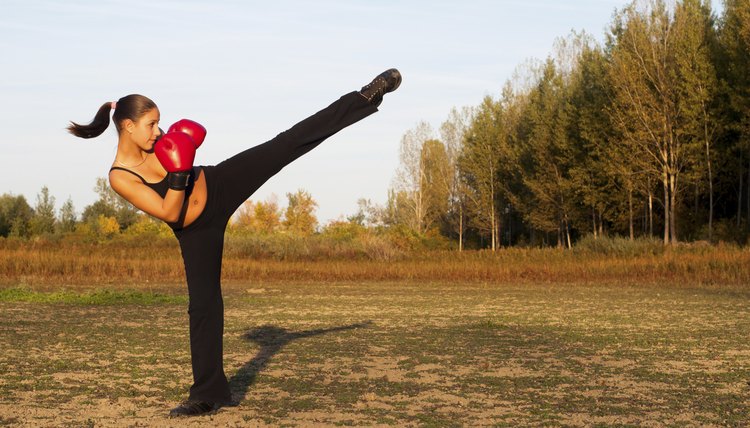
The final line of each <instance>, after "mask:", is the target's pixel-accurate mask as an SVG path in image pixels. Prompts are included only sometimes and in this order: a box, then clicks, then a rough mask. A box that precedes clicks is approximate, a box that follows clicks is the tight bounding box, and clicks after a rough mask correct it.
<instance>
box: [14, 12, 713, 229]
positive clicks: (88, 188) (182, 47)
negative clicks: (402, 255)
mask: <svg viewBox="0 0 750 428" xmlns="http://www.w3.org/2000/svg"><path fill="white" fill-rule="evenodd" d="M625 4H626V1H624V0H567V1H560V0H494V1H490V0H487V1H485V0H453V1H442V0H430V1H426V0H412V1H397V0H380V1H375V0H368V1H365V0H316V1H303V0H290V1H287V0H277V1H274V2H268V1H263V2H260V1H253V0H246V1H245V0H212V1H207V0H204V1H194V0H143V1H142V0H133V1H121V0H89V1H84V0H58V1H54V0H47V1H42V0H3V2H2V14H0V93H1V94H2V100H1V101H2V102H0V129H2V131H3V137H2V138H0V160H1V161H2V164H3V167H2V169H0V194H4V193H11V194H14V195H24V196H25V197H26V199H27V201H28V202H29V204H30V205H31V206H32V207H33V206H34V205H35V204H36V198H37V195H38V194H39V192H40V190H41V189H42V187H43V186H47V187H48V189H49V192H50V194H51V195H52V196H54V197H55V199H56V208H57V209H59V208H60V207H61V206H62V204H63V203H64V202H65V201H66V200H67V199H68V198H70V199H72V201H73V204H74V206H75V208H76V211H77V213H78V214H79V215H80V213H81V212H82V211H83V209H84V208H85V207H86V206H87V205H89V204H91V203H93V202H95V201H96V200H97V195H96V193H95V192H94V185H95V183H96V179H97V178H98V177H106V175H107V173H108V170H109V167H110V165H111V163H112V160H113V159H114V155H115V151H116V146H117V135H116V132H115V129H114V126H110V129H108V130H107V131H106V132H105V133H104V134H102V135H101V136H100V137H98V138H95V139H90V140H84V139H79V138H76V137H73V136H72V135H69V134H67V133H66V131H65V127H66V126H67V124H68V123H69V121H71V120H72V121H76V122H79V123H88V122H89V121H90V120H91V119H92V118H93V116H94V114H95V112H96V110H97V108H98V107H99V106H100V105H101V104H102V103H104V102H107V101H114V100H117V99H118V98H120V97H122V96H125V95H127V94H131V93H139V94H143V95H146V96H148V97H149V98H151V99H152V100H154V101H155V102H156V104H157V105H158V106H159V109H160V112H161V127H162V128H163V129H166V128H167V127H168V126H169V124H171V123H173V122H175V121H177V120H179V119H181V118H190V119H193V120H196V121H198V122H200V123H202V124H203V125H204V126H205V127H206V129H207V130H208V135H207V137H206V140H205V142H204V144H203V145H202V146H201V147H200V149H199V150H198V153H197V155H196V160H195V164H196V165H213V164H216V163H219V162H221V161H222V160H224V159H226V158H228V157H230V156H232V155H234V154H236V153H239V152H240V151H242V150H244V149H246V148H249V147H252V146H255V145H257V144H261V143H263V142H265V141H268V140H270V139H271V138H273V137H274V136H276V135H277V134H279V133H280V132H282V131H284V130H286V129H288V128H289V127H291V126H292V125H294V124H295V123H296V122H298V121H300V120H302V119H304V118H305V117H307V116H309V115H311V114H313V113H315V112H316V111H318V110H320V109H322V108H324V107H326V106H327V105H328V104H330V103H331V102H333V101H335V100H336V99H337V98H338V97H340V96H341V95H343V94H345V93H348V92H351V91H353V90H358V89H359V88H360V87H362V86H363V85H364V84H366V83H368V82H369V81H370V80H371V79H372V78H373V77H374V76H376V75H377V74H379V73H380V72H382V71H383V70H386V69H388V68H391V67H396V68H398V69H399V70H400V71H401V73H402V75H403V83H402V85H401V87H400V88H399V89H398V90H397V91H396V92H394V93H391V94H388V95H386V97H385V100H384V102H383V104H382V105H381V106H380V111H379V112H378V113H376V114H374V115H372V116H370V117H368V118H366V119H364V120H363V121H361V122H358V123H356V124H354V125H352V126H350V127H348V128H346V129H344V130H342V131H341V132H339V133H338V134H336V135H334V136H332V137H331V138H329V139H328V140H327V141H325V142H323V143H322V144H321V145H320V146H318V147H317V148H315V149H314V150H312V151H311V152H309V153H307V154H306V155H304V156H303V157H301V158H300V159H298V160H296V161H294V162H293V163H292V164H290V165H288V166H287V167H285V168H284V169H283V170H282V171H281V172H279V173H278V174H277V175H276V176H274V177H272V178H271V179H270V180H269V181H268V182H266V184H264V185H263V186H262V187H261V188H260V189H259V190H258V191H257V192H256V193H255V194H254V195H253V196H252V197H251V199H253V200H266V199H268V198H269V197H272V195H276V197H277V198H278V202H279V203H280V205H282V206H285V205H286V194H287V193H293V192H296V191H297V190H299V189H304V190H306V191H307V192H309V193H310V194H311V195H312V197H313V198H314V199H315V200H316V201H317V203H318V210H317V211H316V214H317V216H318V219H319V221H320V222H321V223H322V224H326V223H327V222H329V221H331V220H336V219H342V218H344V217H345V216H347V215H352V214H354V213H356V211H357V200H358V199H360V198H365V199H369V200H370V201H371V202H372V203H374V204H381V205H382V204H385V202H386V200H387V193H388V189H389V188H390V187H391V186H392V181H393V178H394V176H395V172H396V169H397V167H398V165H399V147H400V142H401V138H402V136H403V135H404V134H405V133H406V132H407V131H409V130H410V129H413V128H414V127H416V126H417V124H419V123H420V122H422V121H424V122H427V123H428V124H430V125H431V126H432V127H433V128H434V129H435V130H436V131H437V130H438V129H439V127H440V124H441V123H442V122H443V121H445V120H446V119H447V118H448V114H449V113H450V110H451V109H452V108H454V107H456V108H461V107H463V106H476V105H478V104H480V103H481V101H482V99H483V98H484V97H486V96H488V95H489V96H493V97H497V96H498V95H499V94H500V90H501V88H502V86H503V85H504V83H505V82H506V81H507V80H508V79H510V78H511V77H512V75H513V73H514V71H515V70H517V68H518V67H519V66H520V65H522V64H524V63H526V62H528V61H529V60H534V59H537V60H538V59H545V58H547V57H548V56H549V55H550V54H552V53H553V47H554V44H555V40H556V39H557V38H560V37H566V36H568V35H569V34H570V33H571V31H573V30H574V31H578V32H580V31H583V30H585V31H586V32H587V33H589V34H590V35H592V36H593V37H594V38H595V39H597V40H599V41H601V40H603V38H604V34H605V33H606V31H607V27H608V25H609V24H610V22H611V19H612V15H613V13H614V11H615V10H616V9H618V8H622V7H623V6H624V5H625ZM713 4H714V5H715V6H714V7H715V8H716V7H717V6H718V4H719V0H714V1H713Z"/></svg>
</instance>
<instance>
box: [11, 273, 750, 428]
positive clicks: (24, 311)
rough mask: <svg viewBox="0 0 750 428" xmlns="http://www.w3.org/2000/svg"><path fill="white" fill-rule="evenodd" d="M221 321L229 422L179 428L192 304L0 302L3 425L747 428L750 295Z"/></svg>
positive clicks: (283, 305) (491, 288) (240, 298)
mask: <svg viewBox="0 0 750 428" xmlns="http://www.w3.org/2000/svg"><path fill="white" fill-rule="evenodd" d="M168 289H169V287H168ZM170 292H173V293H175V294H178V293H182V292H183V290H182V289H181V288H180V287H179V286H174V287H172V289H171V291H170ZM225 308H226V311H225V319H226V321H225V336H224V344H225V349H224V353H225V371H226V373H227V376H228V377H229V378H230V384H231V387H232V391H233V395H234V398H235V400H236V401H237V402H238V403H237V405H236V406H233V407H225V408H222V409H221V410H220V411H219V412H218V413H216V414H214V415H211V416H204V417H198V418H182V419H169V418H168V417H167V413H168V411H169V409H170V408H171V407H173V406H175V405H176V404H178V403H179V402H180V401H181V400H183V399H184V398H186V394H187V389H188V388H189V386H190V383H191V372H190V357H189V352H188V351H189V350H188V337H187V313H186V306H185V304H184V303H174V302H171V303H156V304H138V303H137V302H136V303H125V304H116V305H86V304H75V303H44V304H42V303H26V302H17V301H6V302H0V349H1V350H2V352H0V425H7V426H29V427H31V426H34V427H37V426H42V427H46V426H49V427H52V426H54V427H58V426H71V427H73V426H75V427H81V426H84V427H86V426H89V427H94V426H95V427H132V426H148V427H159V426H165V427H166V426H174V427H177V426H179V427H190V426H221V427H224V426H228V427H234V426H242V427H245V426H336V425H347V426H348V425H360V426H363V425H364V426H528V425H535V426H539V425H544V426H596V425H599V426H646V427H649V426H654V427H655V426H748V425H750V383H749V382H750V340H748V339H749V338H750V333H749V332H750V289H747V290H744V289H738V288H736V287H734V288H733V287H720V286H716V287H712V288H690V287H687V286H686V287H665V288H657V287H653V286H623V285H619V284H609V285H595V286H591V285H588V286H584V285H576V284H570V285H552V286H551V285H545V284H538V285H525V286H514V285H496V284H436V283H429V284H428V283H425V284H421V283H388V284H383V283H377V284H372V283H362V284H354V283H341V284H318V283H310V284H287V285H280V284H272V285H262V286H259V285H257V284H256V285H247V284H229V285H226V286H225Z"/></svg>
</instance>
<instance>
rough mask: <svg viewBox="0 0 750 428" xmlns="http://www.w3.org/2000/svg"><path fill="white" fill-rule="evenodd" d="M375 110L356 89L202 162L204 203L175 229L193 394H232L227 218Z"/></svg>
mask: <svg viewBox="0 0 750 428" xmlns="http://www.w3.org/2000/svg"><path fill="white" fill-rule="evenodd" d="M376 111H377V108H376V107H374V106H372V105H371V104H369V103H368V102H367V101H366V100H365V99H364V97H362V96H361V95H360V94H359V93H358V92H352V93H349V94H347V95H344V96H343V97H341V98H340V99H339V100H337V101H336V102H334V103H333V104H331V105H330V106H328V107H326V108H325V109H323V110H321V111H319V112H318V113H315V114H314V115H312V116H310V117H308V118H307V119H305V120H303V121H302V122H300V123H298V124H296V125H294V126H293V127H292V128H290V129H289V130H287V131H285V132H282V133H281V134H279V135H277V136H276V137H275V138H274V139H272V140H270V141H268V142H266V143H263V144H261V145H258V146H255V147H252V148H250V149H248V150H245V151H243V152H241V153H239V154H237V155H235V156H233V157H231V158H229V159H227V160H225V161H224V162H221V163H219V164H218V165H216V166H204V167H202V168H203V173H204V174H205V176H206V185H207V187H208V197H207V201H206V207H205V209H204V210H203V212H202V213H201V214H200V216H199V217H198V218H197V219H196V220H195V222H193V223H192V224H190V225H189V226H187V227H185V228H182V229H176V230H175V231H174V233H175V235H176V236H177V239H178V241H179V242H180V249H181V250H182V259H183V261H184V263H185V274H186V276H187V285H188V294H189V296H190V303H189V305H188V314H189V316H190V353H191V357H192V365H193V386H192V387H191V388H190V398H191V399H196V400H204V401H212V402H226V401H229V400H230V399H231V394H230V391H229V383H228V382H227V378H226V375H225V374H224V364H223V358H222V354H223V343H222V335H223V333H224V303H223V301H222V297H221V259H222V253H223V247H224V230H225V229H226V226H227V223H228V222H229V218H230V217H231V216H232V214H233V213H234V212H235V210H237V208H239V206H240V205H241V204H242V203H243V202H244V201H245V200H247V199H248V198H249V197H250V195H252V194H253V193H254V192H255V191H256V190H257V189H258V188H259V187H260V186H261V185H262V184H263V183H265V182H266V181H267V180H268V179H269V178H271V177H272V176H273V175H274V174H276V173H277V172H279V171H280V170H281V169H282V168H283V167H284V166H286V165H288V164H289V163H290V162H292V161H293V160H295V159H297V158H298V157H300V156H302V155H303V154H305V153H307V152H308V151H310V150H311V149H313V148H314V147H316V146H317V145H318V144H320V143H321V142H323V140H325V139H326V138H328V137H330V136H331V135H333V134H335V133H336V132H338V131H340V130H342V129H344V128H345V127H347V126H349V125H351V124H353V123H355V122H357V121H359V120H361V119H364V118H365V117H367V116H369V115H371V114H372V113H375V112H376Z"/></svg>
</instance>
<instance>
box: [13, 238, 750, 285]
mask: <svg viewBox="0 0 750 428" xmlns="http://www.w3.org/2000/svg"><path fill="white" fill-rule="evenodd" d="M748 266H750V251H749V250H748V249H744V248H738V247H731V246H720V247H711V246H681V247H677V248H674V249H667V250H662V249H661V248H660V247H657V249H654V248H653V247H648V246H647V247H645V248H642V249H640V250H637V251H630V252H622V253H616V252H615V253H612V252H607V253H602V252H597V251H590V250H586V249H574V250H572V251H563V250H557V249H503V250H499V251H498V252H496V253H492V252H488V251H466V252H463V253H457V252H447V251H432V252H426V253H400V254H399V256H398V257H393V258H391V259H389V260H369V259H364V260H362V259H360V260H357V259H348V258H334V259H319V258H317V257H316V256H315V255H314V254H312V255H309V256H297V257H296V258H290V259H285V260H279V259H276V258H271V257H264V258H259V257H254V258H249V257H246V256H244V255H243V253H242V251H236V250H234V249H233V248H232V247H229V248H227V250H226V255H225V258H224V264H223V278H224V280H225V281H227V282H231V281H239V282H244V281H248V280H252V281H263V282H273V281H277V282H278V281H326V282H341V281H455V282H462V283H465V282H488V283H511V284H518V283H622V282H623V281H624V282H634V283H638V284H657V285H683V284H688V283H689V284H701V285H710V284H715V285H743V284H750V269H748ZM183 281H184V272H183V266H182V260H181V258H180V254H179V248H178V247H177V244H176V242H174V240H165V241H160V242H158V243H156V244H154V243H151V244H149V245H145V246H139V245H136V244H133V243H130V244H129V245H122V244H121V243H117V242H114V243H110V244H98V245H94V244H73V243H65V242H58V243H49V242H17V241H16V242H14V241H6V240H0V284H5V285H25V286H32V287H45V286H48V287H54V286H58V285H66V286H70V285H72V284H77V285H89V286H98V285H101V284H125V285H133V286H136V287H140V286H142V285H144V284H164V283H182V282H183Z"/></svg>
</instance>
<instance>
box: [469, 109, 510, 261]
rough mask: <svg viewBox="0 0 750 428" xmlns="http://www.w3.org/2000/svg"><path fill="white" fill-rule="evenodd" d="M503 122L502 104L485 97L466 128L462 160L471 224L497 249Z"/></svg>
mask: <svg viewBox="0 0 750 428" xmlns="http://www.w3.org/2000/svg"><path fill="white" fill-rule="evenodd" d="M503 125H504V123H503V109H502V105H501V104H500V103H498V102H496V101H495V100H493V99H492V98H491V97H485V98H484V100H483V101H482V104H481V105H480V106H479V107H478V108H477V109H476V112H475V115H474V117H473V118H472V121H471V125H470V126H469V128H468V129H467V131H466V136H465V140H464V148H463V151H462V152H461V155H460V157H459V161H458V165H459V169H460V171H461V177H462V180H463V181H464V183H465V186H466V193H465V195H466V201H467V204H466V205H467V208H468V210H469V213H470V221H471V224H472V226H473V227H475V228H476V229H477V230H478V231H479V233H480V234H481V235H483V236H488V237H489V238H490V248H491V249H492V250H493V251H494V250H496V249H497V248H498V246H499V244H500V242H499V239H498V236H499V233H500V213H499V210H498V197H499V195H500V187H499V183H498V174H497V171H498V168H499V164H500V162H501V152H500V145H501V143H502V142H503V141H504V139H505V131H506V130H505V128H504V126H503Z"/></svg>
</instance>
